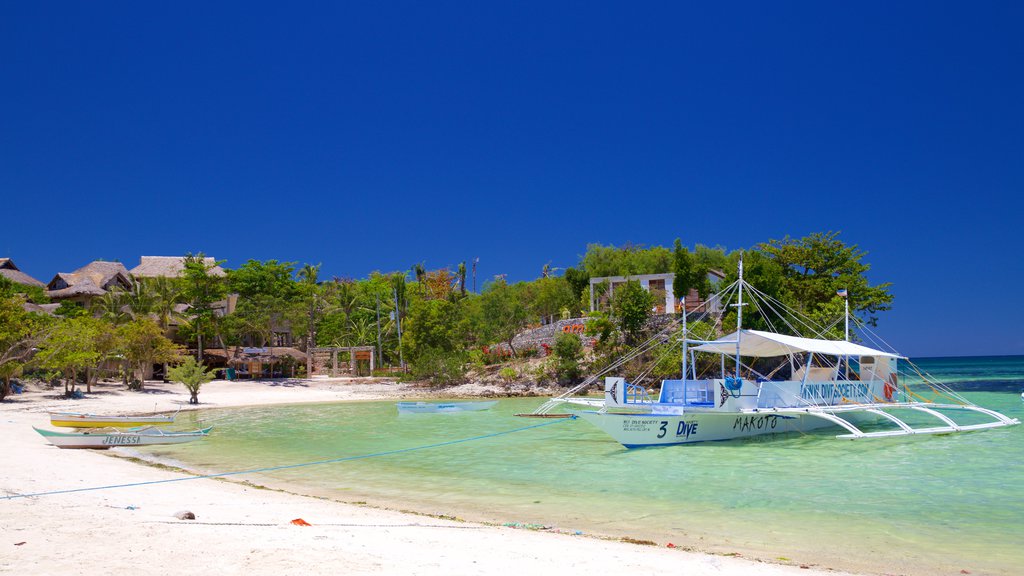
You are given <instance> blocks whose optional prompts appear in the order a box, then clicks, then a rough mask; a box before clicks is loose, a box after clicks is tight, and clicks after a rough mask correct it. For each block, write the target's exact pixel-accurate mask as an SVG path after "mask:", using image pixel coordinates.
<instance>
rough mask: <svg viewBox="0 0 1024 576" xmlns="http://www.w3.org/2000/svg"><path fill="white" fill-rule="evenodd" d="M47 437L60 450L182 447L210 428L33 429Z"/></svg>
mask: <svg viewBox="0 0 1024 576" xmlns="http://www.w3.org/2000/svg"><path fill="white" fill-rule="evenodd" d="M32 428H33V429H34V430H35V431H36V432H39V434H40V435H41V436H42V437H43V438H46V441H47V442H49V443H50V444H53V445H54V446H56V447H58V448H90V449H93V450H107V449H109V448H114V447H117V446H152V445H157V444H183V443H185V442H192V441H194V440H199V439H200V438H206V437H207V436H209V435H210V430H213V426H210V427H209V428H203V429H201V430H192V431H188V432H167V431H165V430H161V429H160V428H157V427H155V426H146V427H143V428H137V429H132V430H110V431H109V432H103V431H95V432H54V431H52V430H41V429H39V428H36V427H35V426H33V427H32Z"/></svg>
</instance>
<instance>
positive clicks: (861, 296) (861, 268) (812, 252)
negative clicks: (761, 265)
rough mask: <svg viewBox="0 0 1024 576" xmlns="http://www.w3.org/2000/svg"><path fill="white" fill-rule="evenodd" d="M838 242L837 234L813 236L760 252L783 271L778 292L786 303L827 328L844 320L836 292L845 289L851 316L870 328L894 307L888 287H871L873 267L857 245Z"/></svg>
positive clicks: (767, 245)
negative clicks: (869, 271) (882, 313)
mask: <svg viewBox="0 0 1024 576" xmlns="http://www.w3.org/2000/svg"><path fill="white" fill-rule="evenodd" d="M838 236H839V233H838V232H827V233H815V234H811V235H810V236H805V237H804V238H800V239H792V238H790V237H788V236H787V237H785V238H783V239H782V240H769V241H768V242H767V243H764V244H760V245H759V246H758V249H759V250H760V251H762V252H763V253H764V255H765V256H766V257H767V258H768V259H769V260H771V261H772V262H773V263H774V264H775V265H777V266H778V268H779V270H780V271H781V279H780V280H779V281H778V283H779V285H780V288H779V292H780V293H781V294H783V295H784V296H785V297H786V298H787V299H788V302H787V303H789V304H791V305H793V306H795V307H796V308H798V309H799V310H801V311H802V312H803V313H804V314H807V315H808V316H810V317H811V318H812V319H814V320H815V321H817V322H818V323H821V324H825V325H827V324H830V323H831V321H832V320H834V319H835V318H836V317H837V316H839V317H841V316H842V312H841V310H842V304H841V302H839V300H838V298H837V296H836V291H837V290H839V289H842V288H845V289H847V290H848V293H849V296H848V297H849V301H850V312H851V313H852V314H857V315H860V316H861V317H862V318H863V319H864V320H865V321H866V322H867V323H868V324H869V325H871V326H874V325H875V324H876V323H877V321H878V318H877V316H876V314H877V313H878V312H882V311H885V310H889V309H890V308H891V307H892V300H893V296H892V294H891V293H890V292H889V289H890V287H891V284H890V283H888V282H886V283H883V284H879V285H877V286H871V285H870V284H869V283H868V279H867V276H866V273H867V271H868V270H870V269H871V266H870V265H868V264H866V263H864V262H863V261H862V260H863V258H864V256H866V255H867V253H866V252H864V251H861V250H859V249H858V248H857V246H856V245H853V246H847V245H846V244H844V243H843V242H842V241H840V240H839V239H838ZM837 311H838V314H837ZM840 331H841V329H840Z"/></svg>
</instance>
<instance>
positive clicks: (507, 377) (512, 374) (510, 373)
mask: <svg viewBox="0 0 1024 576" xmlns="http://www.w3.org/2000/svg"><path fill="white" fill-rule="evenodd" d="M498 376H501V379H502V380H504V381H505V384H511V383H512V381H513V380H515V379H516V376H519V372H517V371H516V369H515V368H512V367H511V366H506V367H505V368H502V369H501V370H498Z"/></svg>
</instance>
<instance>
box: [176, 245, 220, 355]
mask: <svg viewBox="0 0 1024 576" xmlns="http://www.w3.org/2000/svg"><path fill="white" fill-rule="evenodd" d="M221 264H223V261H220V262H213V263H210V264H207V262H206V258H205V257H204V256H203V253H202V252H200V253H199V254H191V253H190V254H187V255H185V259H184V269H183V270H182V275H181V298H182V300H183V301H184V302H185V303H187V304H188V305H189V308H188V312H187V314H188V317H189V320H190V323H191V324H192V326H191V330H188V332H191V333H192V334H193V335H194V336H195V338H196V354H197V356H198V357H199V358H202V356H203V333H204V331H205V330H206V329H208V328H210V327H215V326H216V324H215V321H216V318H215V316H214V313H213V303H214V302H216V301H218V300H220V299H222V298H224V296H225V295H226V290H225V285H224V281H223V280H222V279H221V278H220V277H218V276H214V275H212V274H210V270H212V269H213V268H215V267H217V266H220V265H221Z"/></svg>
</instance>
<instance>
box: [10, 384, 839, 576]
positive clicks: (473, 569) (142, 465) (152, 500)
mask: <svg viewBox="0 0 1024 576" xmlns="http://www.w3.org/2000/svg"><path fill="white" fill-rule="evenodd" d="M478 388H480V387H478ZM58 392H59V389H57V390H54V391H41V392H40V391H36V392H31V391H30V392H26V393H24V394H21V395H15V396H13V398H12V400H13V402H4V403H3V404H2V405H0V431H3V432H4V433H3V435H2V440H0V447H2V450H3V452H4V454H5V460H8V461H9V462H14V463H16V465H15V466H9V467H4V468H5V469H4V470H3V471H0V492H2V494H3V495H11V494H13V493H38V492H45V491H48V490H55V489H61V488H86V487H94V486H101V485H109V484H131V483H133V482H154V483H155V482H160V481H167V480H173V479H180V478H187V477H189V476H192V475H193V474H192V473H190V472H187V471H184V472H183V471H179V470H171V469H169V467H168V466H166V465H161V464H156V463H152V462H145V460H144V459H135V458H133V457H129V456H125V455H124V454H109V453H107V454H105V453H103V452H100V453H96V452H93V451H87V450H59V449H57V448H55V447H52V446H49V445H48V444H46V443H45V441H43V440H42V439H41V438H39V437H38V436H37V435H36V434H35V433H34V431H33V430H32V429H31V426H30V424H33V425H42V426H48V425H49V421H48V416H47V412H48V411H57V410H61V411H98V412H103V413H111V414H113V413H119V412H120V413H127V412H135V413H141V412H148V411H150V410H151V409H152V408H151V405H152V403H154V402H155V403H156V404H157V406H160V405H161V404H162V405H168V404H171V405H172V409H173V408H176V407H177V406H181V407H182V411H185V410H202V409H209V408H229V407H242V406H254V405H258V406H267V405H275V404H303V403H325V402H340V401H360V400H362V401H370V400H388V399H397V398H413V397H417V396H418V397H435V398H436V397H438V396H440V395H438V394H432V393H431V392H432V391H431V390H428V389H423V388H419V387H417V386H415V385H412V384H395V383H379V382H371V383H363V381H359V380H353V379H337V380H329V381H285V382H267V381H255V382H251V381H250V382H237V381H236V382H223V381H218V382H213V383H210V384H207V385H206V386H204V388H203V390H202V392H201V393H200V395H199V399H200V402H202V404H199V405H198V406H190V405H188V404H187V393H185V392H184V388H183V387H181V386H180V385H171V384H160V383H147V390H145V391H143V392H128V391H125V390H124V389H123V388H122V387H121V386H120V384H111V385H100V386H98V387H96V389H94V392H96V393H94V394H93V395H91V396H90V397H87V398H84V399H77V400H63V399H59V398H58V397H54V394H55V393H58ZM446 392H449V393H450V394H448V395H449V396H451V397H460V396H461V397H467V396H470V395H471V393H470V392H471V390H469V389H464V390H459V389H448V390H446ZM477 392H481V391H480V390H477ZM482 392H483V393H493V390H487V389H486V388H484V390H483V391H482ZM161 411H168V410H161ZM101 456H113V457H108V458H101ZM215 480H221V481H219V482H217V481H215ZM179 510H190V511H192V512H193V513H195V515H196V520H193V521H188V520H178V519H176V518H175V517H174V514H175V513H176V512H178V511H179ZM300 518H301V519H303V520H305V521H306V522H308V523H310V524H312V526H310V527H306V526H295V525H292V524H291V521H292V520H295V519H300ZM513 524H514V523H513ZM0 526H2V528H0V534H2V535H3V538H2V539H0V546H4V547H6V548H7V551H8V553H6V554H3V555H0V571H7V570H10V571H11V572H15V571H17V572H22V573H53V572H57V571H58V570H59V571H62V572H71V573H83V574H84V573H87V572H94V571H95V570H96V568H98V567H101V566H102V567H103V568H104V569H105V570H109V571H121V570H129V569H131V570H133V571H134V572H137V573H140V574H143V575H146V574H153V575H156V574H164V573H166V569H167V567H168V566H175V567H176V569H178V570H179V571H183V572H185V573H192V572H198V571H200V570H204V569H208V568H209V566H207V565H206V563H205V562H204V560H203V558H202V557H201V555H199V557H198V558H194V559H190V557H192V556H196V555H185V554H182V552H181V550H182V549H183V548H185V547H187V546H195V547H196V549H199V550H204V549H205V550H216V553H217V555H218V564H219V566H218V567H219V568H226V567H228V566H230V567H232V568H233V569H234V570H237V571H238V573H241V571H243V570H244V571H245V572H246V573H247V574H256V575H262V574H268V575H269V574H271V573H275V574H279V573H281V571H282V570H284V571H286V572H288V571H298V570H302V571H304V572H312V573H336V572H337V571H338V567H337V566H334V565H333V563H334V562H336V561H337V560H338V559H339V558H342V557H343V558H345V562H346V567H345V571H346V572H356V573H419V574H442V573H444V574H450V573H452V572H455V573H460V574H462V573H494V572H506V571H511V570H524V571H528V572H529V573H531V574H532V573H544V574H548V573H551V574H553V573H555V572H563V571H565V570H567V569H575V568H583V569H591V570H595V571H597V572H598V573H623V574H625V573H635V572H653V571H655V570H657V571H664V570H671V571H673V572H678V571H680V570H683V571H686V572H687V573H693V574H712V573H713V574H748V573H750V572H751V571H755V570H756V571H757V573H759V574H826V573H828V574H842V572H837V571H835V570H832V569H828V568H824V567H819V566H813V567H810V566H808V567H807V568H802V567H800V566H797V565H792V564H783V563H779V562H778V561H776V562H771V561H762V560H757V559H746V558H743V557H736V556H733V555H728V554H719V553H711V552H702V551H694V550H693V549H683V548H682V547H680V548H674V549H672V548H666V547H664V546H657V545H654V546H652V545H650V544H648V543H647V542H645V541H643V540H639V539H631V538H628V537H624V538H618V539H616V538H614V537H607V536H597V535H585V536H583V535H575V534H568V533H564V532H559V531H557V530H532V529H528V528H529V527H521V526H520V527H510V526H505V525H502V524H499V523H497V522H495V523H490V522H482V521H464V520H460V519H458V518H454V517H452V516H449V515H446V514H443V513H442V514H427V513H422V512H411V511H400V510H394V509H391V508H388V507H386V506H384V507H381V506H378V505H375V504H366V503H360V502H344V501H340V500H336V499H334V498H325V497H323V496H316V495H303V494H299V493H295V492H291V491H288V490H283V489H281V488H277V487H261V486H259V485H258V484H256V483H253V482H249V481H247V480H244V479H228V478H212V479H196V480H191V481H188V482H177V481H174V482H173V483H171V484H169V485H165V484H149V485H143V486H129V487H125V488H118V489H116V490H100V491H86V492H77V493H72V494H60V495H53V496H37V497H26V498H17V499H14V500H0ZM524 528H527V529H524ZM252 539H255V541H253V540H252ZM22 542H24V544H20V543H22ZM101 542H117V543H118V545H116V546H113V547H108V546H102V545H95V544H96V543H101ZM299 550H301V553H300V554H296V552H298V551H299ZM140 553H142V554H143V555H142V556H139V554H140ZM350 563H351V565H348V564H350ZM225 573H235V572H234V571H232V570H226V571H225Z"/></svg>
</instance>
